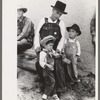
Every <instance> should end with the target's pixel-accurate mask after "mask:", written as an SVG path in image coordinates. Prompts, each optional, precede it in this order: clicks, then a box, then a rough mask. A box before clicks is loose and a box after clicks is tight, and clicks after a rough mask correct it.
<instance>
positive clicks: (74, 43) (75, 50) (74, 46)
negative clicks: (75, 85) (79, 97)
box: [63, 24, 81, 82]
mask: <svg viewBox="0 0 100 100" xmlns="http://www.w3.org/2000/svg"><path fill="white" fill-rule="evenodd" d="M66 29H67V31H68V38H67V39H66V43H65V48H64V53H65V56H66V58H64V59H63V61H64V62H65V63H67V66H65V69H66V70H65V73H66V72H67V73H66V74H65V75H66V80H67V82H68V81H71V82H80V80H79V79H78V70H77V60H80V59H79V56H80V54H81V47H80V43H79V41H78V40H76V37H77V36H80V35H81V31H80V28H79V26H78V25H77V24H73V25H72V26H71V27H67V28H66ZM68 76H69V80H68Z"/></svg>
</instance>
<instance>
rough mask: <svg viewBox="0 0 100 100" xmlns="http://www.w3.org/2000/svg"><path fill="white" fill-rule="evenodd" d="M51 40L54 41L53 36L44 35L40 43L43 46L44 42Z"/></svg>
mask: <svg viewBox="0 0 100 100" xmlns="http://www.w3.org/2000/svg"><path fill="white" fill-rule="evenodd" d="M51 40H52V41H53V42H54V41H55V40H56V39H55V38H54V37H51V36H50V37H49V38H48V37H45V38H43V39H42V40H41V42H40V44H41V45H42V46H45V45H46V43H47V42H48V41H51Z"/></svg>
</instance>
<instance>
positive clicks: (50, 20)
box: [48, 17, 57, 23]
mask: <svg viewBox="0 0 100 100" xmlns="http://www.w3.org/2000/svg"><path fill="white" fill-rule="evenodd" d="M48 20H49V22H51V23H56V22H57V20H55V21H52V19H51V18H50V17H48Z"/></svg>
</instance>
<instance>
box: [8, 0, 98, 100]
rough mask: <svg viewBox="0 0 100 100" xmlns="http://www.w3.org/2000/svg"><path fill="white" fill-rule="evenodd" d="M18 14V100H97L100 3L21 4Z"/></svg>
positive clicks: (46, 0)
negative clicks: (99, 16) (98, 8)
mask: <svg viewBox="0 0 100 100" xmlns="http://www.w3.org/2000/svg"><path fill="white" fill-rule="evenodd" d="M16 15H17V16H16V30H15V33H14V34H16V38H15V39H16V42H15V44H14V45H15V47H16V59H15V60H16V62H17V64H16V66H14V67H15V68H16V73H15V74H16V79H15V80H16V87H17V93H16V97H17V100H96V96H97V90H96V80H97V64H96V62H97V59H96V56H97V0H17V3H16ZM9 58H10V57H9ZM12 63H14V62H12ZM10 71H11V70H10ZM15 74H14V75H15ZM12 88H13V87H12ZM16 97H15V98H16Z"/></svg>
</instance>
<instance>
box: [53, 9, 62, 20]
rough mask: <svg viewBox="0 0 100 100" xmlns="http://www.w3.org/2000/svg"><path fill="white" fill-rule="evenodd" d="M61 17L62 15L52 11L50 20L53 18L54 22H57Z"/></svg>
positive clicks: (54, 10)
mask: <svg viewBox="0 0 100 100" xmlns="http://www.w3.org/2000/svg"><path fill="white" fill-rule="evenodd" d="M61 15H62V13H61V12H59V11H57V10H56V9H53V10H52V18H53V20H54V21H55V20H58V19H59V18H60V16H61Z"/></svg>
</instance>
